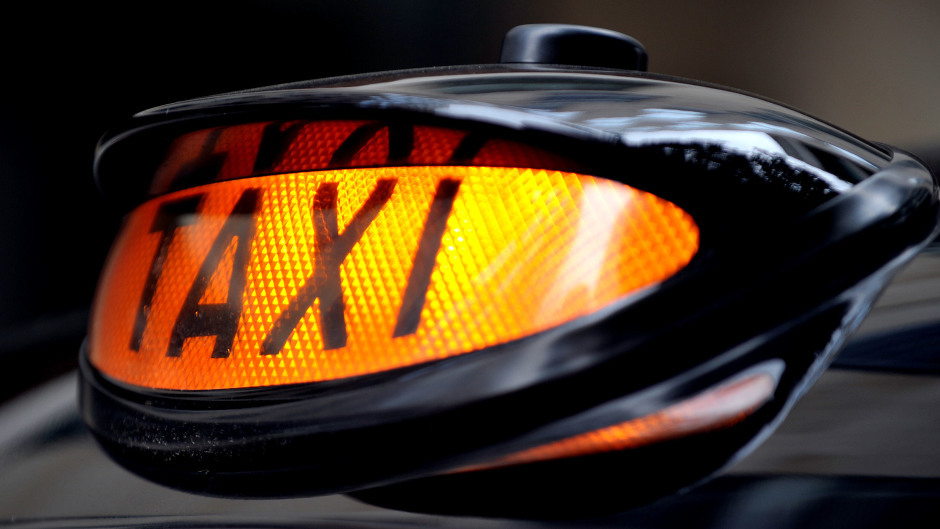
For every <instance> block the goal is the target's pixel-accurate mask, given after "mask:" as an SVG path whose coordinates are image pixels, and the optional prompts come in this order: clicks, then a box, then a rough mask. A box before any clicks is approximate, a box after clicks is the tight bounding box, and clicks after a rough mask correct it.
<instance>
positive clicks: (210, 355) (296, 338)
mask: <svg viewBox="0 0 940 529" xmlns="http://www.w3.org/2000/svg"><path fill="white" fill-rule="evenodd" d="M697 249H698V228H697V226H696V225H695V223H694V222H693V220H692V219H691V217H689V215H688V214H687V213H685V212H684V211H683V210H681V209H680V208H678V207H677V206H675V205H674V204H672V203H670V202H667V201H665V200H663V199H660V198H658V197H656V196H653V195H651V194H648V193H645V192H642V191H638V190H636V189H633V188H631V187H629V186H626V185H623V184H619V183H616V182H613V181H609V180H604V179H600V178H595V177H591V176H585V175H579V174H574V173H567V172H560V171H549V170H534V169H518V168H495V167H455V166H450V167H448V166H438V167H386V168H359V169H343V170H328V171H316V172H303V173H292V174H282V175H275V176H265V177H255V178H245V179H238V180H229V181H222V182H217V183H214V184H210V185H205V186H201V187H196V188H193V189H188V190H185V191H178V192H175V193H171V194H168V195H165V196H162V197H159V198H155V199H152V200H150V201H149V202H146V203H144V204H143V205H141V206H140V207H138V208H137V209H136V210H135V211H133V212H132V213H131V214H130V215H129V216H128V218H127V221H126V223H125V226H124V228H123V230H122V232H121V234H120V235H119V237H118V240H117V241H116V243H115V246H114V248H113V249H112V253H111V256H110V258H109V262H108V264H107V265H106V268H105V271H104V274H103V275H102V280H101V284H100V286H99V291H98V295H97V297H96V301H95V307H94V310H93V315H92V323H91V330H90V335H89V351H90V360H91V363H92V365H94V366H95V367H96V368H97V369H98V370H100V371H101V372H102V373H104V374H105V375H107V376H109V377H111V378H113V379H115V380H117V381H120V382H124V383H128V384H132V385H137V386H142V387H148V388H160V389H179V390H206V389H222V388H243V387H259V386H271V385H281V384H294V383H302V382H315V381H323V380H333V379H339V378H345V377H352V376H357V375H364V374H369V373H376V372H380V371H384V370H389V369H393V368H398V367H403V366H410V365H415V364H419V363H423V362H428V361H432V360H437V359H442V358H447V357H452V356H454V355H459V354H463V353H468V352H471V351H476V350H479V349H483V348H486V347H489V346H493V345H497V344H501V343H505V342H508V341H511V340H516V339H519V338H523V337H526V336H528V335H531V334H534V333H537V332H540V331H544V330H546V329H549V328H551V327H554V326H557V325H560V324H562V323H565V322H567V321H570V320H573V319H575V318H577V317H579V316H583V315H586V314H589V313H592V312H594V311H597V310H599V309H601V308H603V307H605V306H607V305H609V304H611V303H613V302H614V301H616V300H618V299H621V298H623V297H624V296H626V295H628V294H630V293H631V292H635V291H636V290H637V289H640V288H643V287H646V286H649V285H652V284H654V283H656V282H660V281H662V280H664V279H666V278H668V277H670V276H672V275H673V274H675V273H676V272H677V271H678V270H680V269H681V268H683V267H684V266H685V265H686V264H687V263H688V262H689V261H690V259H691V258H692V256H693V255H694V254H695V252H696V251H697Z"/></svg>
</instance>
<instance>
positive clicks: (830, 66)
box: [0, 0, 940, 399]
mask: <svg viewBox="0 0 940 529" xmlns="http://www.w3.org/2000/svg"><path fill="white" fill-rule="evenodd" d="M3 11H4V14H3V17H2V20H3V37H2V44H3V50H4V53H3V62H2V64H3V66H2V72H3V73H4V82H3V83H2V85H0V86H2V88H0V90H2V91H3V97H2V98H0V169H2V173H0V179H2V180H0V181H2V188H0V226H2V229H0V359H2V360H3V361H4V364H3V366H4V367H3V369H0V399H2V398H4V397H6V396H9V395H12V394H13V393H16V392H17V391H19V390H20V389H21V388H23V387H25V386H27V385H30V384H33V383H34V382H35V381H36V378H39V377H46V376H50V375H52V374H54V373H57V372H62V371H64V370H65V369H68V368H69V367H70V366H72V365H74V363H75V360H74V359H75V356H76V353H77V348H78V346H79V343H80V341H81V339H82V337H83V335H84V328H85V325H86V320H87V314H88V306H89V303H90V300H91V297H92V295H93V291H94V284H95V281H96V278H97V274H98V271H99V269H100V267H101V264H102V261H103V259H104V257H105V254H106V252H107V248H108V245H109V244H110V241H111V238H112V236H113V234H114V232H115V230H116V229H117V226H118V224H119V222H120V219H119V216H118V212H117V210H116V209H115V208H113V207H112V205H110V204H109V203H107V202H106V201H105V200H103V199H102V198H100V197H99V195H98V193H97V190H96V189H95V186H94V183H93V180H92V172H91V168H92V160H93V155H94V149H95V145H96V143H97V141H98V139H99V138H100V137H101V135H102V134H103V133H104V132H105V131H106V130H107V129H108V128H109V127H112V126H114V125H115V124H119V123H120V122H121V121H122V120H123V119H125V118H126V117H128V116H130V115H131V114H133V113H135V112H137V111H140V110H143V109H145V108H148V107H151V106H155V105H159V104H163V103H168V102H173V101H177V100H181V99H187V98H193V97H198V96H202V95H209V94H212V93H218V92H225V91H232V90H239V89H245V88H252V87H257V86H263V85H268V84H276V83H282V82H287V81H296V80H303V79H310V78H317V77H324V76H332V75H339V74H347V73H357V72H368V71H376V70H388V69H399V68H411V67H421V66H434V65H445V64H469V63H486V62H495V61H496V60H497V59H498V55H499V49H500V44H501V40H502V36H503V34H504V33H505V32H506V31H507V30H508V29H509V28H511V27H513V26H515V25H518V24H523V23H533V22H563V23H573V24H586V25H595V26H601V27H606V28H610V29H614V30H617V31H621V32H624V33H627V34H630V35H632V36H634V37H636V38H638V39H639V40H640V41H641V42H643V43H644V44H645V46H646V48H647V50H648V51H649V53H650V70H651V71H653V72H658V73H665V74H672V75H678V76H683V77H691V78H696V79H701V80H705V81H711V82H715V83H720V84H724V85H729V86H733V87H736V88H740V89H744V90H748V91H752V92H756V93H759V94H762V95H765V96H768V97H771V98H773V99H777V100H779V101H782V102H784V103H787V104H789V105H792V106H795V107H797V108H799V109H802V110H804V111H806V112H808V113H810V114H813V115H816V116H818V117H820V118H823V119H824V120H827V121H830V122H832V123H834V124H837V125H840V126H842V127H844V128H846V129H848V130H850V131H852V132H855V133H857V134H859V135H861V136H863V137H865V138H867V139H871V140H876V141H882V142H886V143H891V144H894V145H897V146H900V147H903V148H907V149H910V150H913V151H914V152H915V153H917V154H919V155H921V156H922V157H924V158H925V159H927V160H928V162H930V163H934V164H935V165H936V160H938V157H937V155H936V152H937V147H938V146H940V104H938V103H937V102H936V101H935V95H936V94H937V93H940V46H938V44H940V3H938V2H935V1H933V0H907V1H899V2H893V3H887V2H875V1H849V0H815V1H809V0H790V1H788V2H785V3H775V4H765V3H762V2H754V1H744V0H733V1H716V0H685V1H679V2H650V1H643V2H641V1H624V0H603V1H596V0H595V1H591V2H585V1H570V0H540V1H532V2H513V1H508V0H472V1H457V0H451V1H440V0H411V1H398V2H394V1H391V0H368V1H300V0H291V1H260V0H230V1H227V2H218V1H204V2H198V1H193V0H188V1H185V2H184V1H180V0H165V1H160V2H147V1H144V2H136V3H131V2H127V3H125V4H111V3H108V4H97V3H96V4H90V3H86V2H72V3H65V2H38V1H34V2H31V3H28V4H21V5H18V6H15V7H10V6H6V7H4V8H3ZM133 177H134V175H128V178H133ZM27 365H29V366H36V365H39V366H42V367H43V369H36V368H35V367H29V368H28V369H20V367H21V366H22V367H25V366H27Z"/></svg>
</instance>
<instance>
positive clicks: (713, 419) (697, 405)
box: [461, 373, 776, 471]
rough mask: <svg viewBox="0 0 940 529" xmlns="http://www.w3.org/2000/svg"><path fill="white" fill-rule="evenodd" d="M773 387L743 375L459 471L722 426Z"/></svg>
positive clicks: (767, 379)
mask: <svg viewBox="0 0 940 529" xmlns="http://www.w3.org/2000/svg"><path fill="white" fill-rule="evenodd" d="M775 387H776V383H775V382H774V378H773V377H772V376H770V375H769V374H767V373H757V374H752V375H748V376H745V377H743V378H739V379H737V380H732V381H730V382H728V383H726V384H722V385H720V386H718V387H716V388H712V389H710V390H707V391H704V392H702V393H700V394H698V395H696V396H694V397H692V398H690V399H688V400H685V401H682V402H679V403H678V404H674V405H672V406H670V407H668V408H666V409H664V410H662V411H659V412H656V413H653V414H650V415H646V416H643V417H639V418H636V419H633V420H630V421H626V422H622V423H620V424H615V425H613V426H608V427H606V428H601V429H598V430H593V431H590V432H586V433H583V434H580V435H576V436H573V437H568V438H566V439H561V440H558V441H555V442H552V443H548V444H545V445H541V446H537V447H535V448H530V449H528V450H524V451H522V452H517V453H515V454H511V455H509V456H506V457H503V458H501V459H499V460H497V461H493V462H491V463H486V464H483V465H478V466H474V467H472V468H465V469H461V471H468V470H481V469H486V468H498V467H505V466H511V465H519V464H523V463H534V462H538V461H549V460H553V459H563V458H570V457H578V456H586V455H590V454H598V453H603V452H613V451H617V450H627V449H631V448H638V447H641V446H646V445H650V444H653V443H659V442H662V441H668V440H670V439H678V438H680V437H685V436H688V435H692V434H695V433H702V432H707V431H711V430H717V429H721V428H727V427H730V426H733V425H735V424H737V423H739V422H741V421H742V420H743V419H744V418H746V417H747V416H748V415H750V414H752V413H753V412H754V411H756V410H757V409H758V408H759V407H760V406H761V405H763V404H764V403H765V402H767V401H768V400H770V397H771V396H772V395H773V392H774V388H775Z"/></svg>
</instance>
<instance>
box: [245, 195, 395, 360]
mask: <svg viewBox="0 0 940 529" xmlns="http://www.w3.org/2000/svg"><path fill="white" fill-rule="evenodd" d="M396 183H397V180H396V179H380V180H379V181H378V182H377V183H376V185H375V189H373V190H372V193H371V194H370V195H369V198H368V199H366V202H365V203H364V204H363V205H362V207H360V208H359V211H357V212H356V214H355V215H354V216H353V218H352V220H351V221H350V222H349V224H348V225H347V226H346V229H345V230H343V233H342V234H340V233H339V227H338V223H337V217H336V198H337V184H336V183H335V182H331V183H323V184H320V186H319V187H317V193H316V195H315V196H314V199H313V208H312V211H311V213H312V214H313V222H314V243H315V245H316V258H315V262H314V268H313V274H312V275H311V276H310V277H308V278H307V281H306V282H305V283H304V285H303V287H301V288H300V290H299V291H298V292H297V295H296V296H295V297H294V298H293V299H292V300H291V301H290V303H289V304H288V305H287V308H285V309H284V310H283V311H282V312H281V314H280V316H279V317H278V319H277V321H275V322H274V326H273V327H272V328H271V332H269V333H268V335H267V337H265V339H264V343H262V344H261V354H264V355H273V354H278V353H279V352H281V349H282V348H283V347H284V344H285V343H287V340H288V338H290V335H291V333H293V332H294V327H296V326H297V324H298V323H299V322H300V320H301V319H302V318H303V316H304V314H305V313H306V312H307V309H309V308H310V307H311V306H312V305H313V302H314V301H315V300H316V299H319V300H320V319H319V325H320V336H322V337H323V348H324V349H337V348H340V347H345V346H346V336H347V335H346V317H345V315H344V312H345V304H344V302H343V285H342V280H341V279H340V266H341V265H342V264H343V261H344V260H345V259H346V256H347V255H349V252H350V251H352V249H353V246H355V245H356V243H357V242H359V239H360V238H361V237H362V234H363V233H364V232H365V231H366V228H368V227H369V225H370V224H371V223H372V221H373V220H375V218H376V217H377V216H378V214H379V211H381V209H382V208H383V207H384V206H385V203H386V202H388V200H389V198H391V196H392V191H393V190H394V189H395V184H396Z"/></svg>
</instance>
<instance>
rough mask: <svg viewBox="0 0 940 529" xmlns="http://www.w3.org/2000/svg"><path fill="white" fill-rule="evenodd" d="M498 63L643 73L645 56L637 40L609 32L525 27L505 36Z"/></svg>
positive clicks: (558, 26)
mask: <svg viewBox="0 0 940 529" xmlns="http://www.w3.org/2000/svg"><path fill="white" fill-rule="evenodd" d="M499 62H501V63H525V64H567V65H576V66H596V67H601V68H618V69H621V70H640V71H646V62H647V56H646V49H645V48H643V45H642V44H640V42H639V41H638V40H636V39H634V38H633V37H630V36H628V35H624V34H623V33H617V32H616V31H611V30H609V29H601V28H592V27H589V26H572V25H568V24H526V25H524V26H516V27H514V28H512V29H511V30H509V32H508V33H506V38H505V39H504V40H503V52H502V55H501V56H500V59H499Z"/></svg>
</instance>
